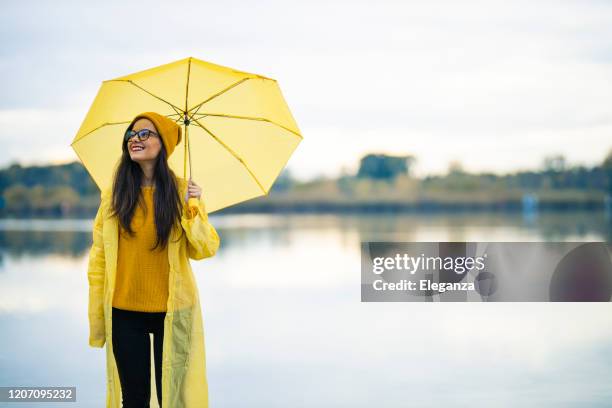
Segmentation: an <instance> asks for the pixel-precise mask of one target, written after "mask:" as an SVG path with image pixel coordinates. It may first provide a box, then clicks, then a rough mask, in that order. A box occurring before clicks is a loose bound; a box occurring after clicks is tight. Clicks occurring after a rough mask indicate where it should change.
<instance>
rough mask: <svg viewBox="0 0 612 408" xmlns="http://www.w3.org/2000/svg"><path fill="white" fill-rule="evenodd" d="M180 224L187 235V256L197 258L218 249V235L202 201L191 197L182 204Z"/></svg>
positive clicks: (213, 253) (207, 256)
mask: <svg viewBox="0 0 612 408" xmlns="http://www.w3.org/2000/svg"><path fill="white" fill-rule="evenodd" d="M181 225H182V226H183V229H184V230H185V234H186V235H187V253H188V255H189V258H191V259H195V260H199V259H204V258H209V257H211V256H214V255H215V253H216V252H217V249H219V243H220V239H219V235H218V234H217V231H216V230H215V227H213V226H212V224H211V223H210V222H209V221H208V214H207V212H206V207H205V204H204V201H203V200H202V199H201V198H200V199H198V198H195V197H191V198H189V200H188V203H187V204H183V214H182V216H181Z"/></svg>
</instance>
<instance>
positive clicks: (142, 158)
mask: <svg viewBox="0 0 612 408" xmlns="http://www.w3.org/2000/svg"><path fill="white" fill-rule="evenodd" d="M142 129H149V130H152V131H153V132H155V133H157V129H156V128H155V125H154V124H153V122H151V121H150V120H149V119H147V118H140V119H138V120H137V121H136V123H134V126H133V127H132V130H133V131H134V132H138V131H139V130H142ZM127 148H128V152H129V153H130V158H131V159H132V160H133V161H135V162H147V161H155V159H156V158H157V155H158V154H159V152H160V150H161V148H162V140H161V138H160V137H159V136H158V135H154V134H150V135H149V138H148V139H147V140H145V141H142V142H141V141H140V140H139V139H138V137H137V136H133V137H132V138H131V139H130V140H128V145H127Z"/></svg>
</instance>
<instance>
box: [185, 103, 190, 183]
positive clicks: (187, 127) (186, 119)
mask: <svg viewBox="0 0 612 408" xmlns="http://www.w3.org/2000/svg"><path fill="white" fill-rule="evenodd" d="M183 124H184V125H185V155H184V156H183V157H184V160H183V178H184V179H185V180H187V160H188V159H189V178H191V147H190V146H189V119H188V118H187V114H186V113H185V120H184V121H183Z"/></svg>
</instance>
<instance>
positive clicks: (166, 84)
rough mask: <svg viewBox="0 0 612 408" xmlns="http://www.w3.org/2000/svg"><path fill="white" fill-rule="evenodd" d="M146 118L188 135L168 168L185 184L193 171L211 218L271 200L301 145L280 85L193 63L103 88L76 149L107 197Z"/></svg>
mask: <svg viewBox="0 0 612 408" xmlns="http://www.w3.org/2000/svg"><path fill="white" fill-rule="evenodd" d="M148 111H153V112H157V113H159V114H161V115H164V116H166V117H168V118H170V119H172V120H174V121H176V122H177V123H178V124H179V125H181V126H182V127H183V138H182V140H181V142H180V143H179V144H178V145H177V146H176V148H175V150H174V153H173V154H172V155H171V156H170V157H169V159H168V164H169V166H170V168H171V169H172V170H174V171H175V173H176V174H177V175H179V176H180V175H182V176H183V177H184V178H187V164H189V170H190V171H189V176H190V177H191V178H192V179H193V180H194V181H195V182H196V183H197V184H198V185H200V186H201V187H202V197H203V198H204V199H205V201H206V210H207V211H208V212H213V211H216V210H219V209H221V208H224V207H228V206H230V205H233V204H237V203H240V202H242V201H245V200H249V199H252V198H255V197H258V196H262V195H266V194H268V192H269V190H270V188H271V187H272V185H273V183H274V180H276V178H277V177H278V175H279V173H280V172H281V170H282V169H283V167H284V166H285V165H286V164H287V161H288V160H289V158H290V156H291V154H292V153H293V151H294V150H295V149H296V148H297V146H298V144H299V143H300V142H301V140H302V135H301V133H300V130H299V129H298V126H297V124H296V122H295V120H294V119H293V116H292V114H291V112H290V110H289V107H288V106H287V103H286V102H285V99H284V97H283V95H282V93H281V90H280V88H279V86H278V83H277V81H276V80H274V79H271V78H267V77H264V76H262V75H257V74H252V73H248V72H242V71H238V70H235V69H232V68H228V67H224V66H221V65H217V64H213V63H210V62H206V61H202V60H199V59H196V58H193V57H189V58H185V59H182V60H178V61H175V62H171V63H169V64H165V65H161V66H158V67H155V68H152V69H148V70H145V71H140V72H136V73H134V74H130V75H127V76H123V77H119V78H115V79H110V80H107V81H104V82H103V83H102V85H101V87H100V89H99V91H98V94H97V96H96V98H95V100H94V102H93V104H92V105H91V107H90V109H89V112H88V113H87V116H86V117H85V119H84V121H83V123H82V125H81V127H80V128H79V130H78V132H77V134H76V136H75V138H74V140H73V142H72V143H71V146H72V148H73V149H74V151H75V152H76V154H77V155H78V157H79V159H80V160H81V162H82V163H83V165H84V166H85V168H86V169H87V171H88V172H89V174H90V175H91V177H92V178H93V180H94V181H95V183H96V184H97V185H98V187H99V188H100V189H101V190H104V189H105V188H107V187H110V186H111V184H112V177H113V175H114V171H115V168H116V166H117V164H118V162H119V158H120V157H121V154H122V150H121V146H122V142H123V137H124V133H125V130H126V128H127V126H128V125H129V124H130V122H131V121H132V119H133V118H134V117H135V116H136V115H137V114H139V113H141V112H148Z"/></svg>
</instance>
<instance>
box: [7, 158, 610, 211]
mask: <svg viewBox="0 0 612 408" xmlns="http://www.w3.org/2000/svg"><path fill="white" fill-rule="evenodd" d="M415 162H416V158H415V157H414V156H412V155H403V156H391V155H386V154H367V155H365V156H363V157H362V158H361V159H360V161H359V167H358V169H357V171H356V172H355V173H354V174H350V173H347V172H345V171H344V172H343V174H342V175H341V176H340V177H338V178H336V179H325V178H319V179H316V180H312V181H307V182H298V181H297V180H296V179H295V178H294V177H293V176H292V174H291V172H290V171H289V169H288V168H285V169H283V171H282V172H281V173H280V174H279V176H278V177H277V179H276V181H275V183H274V185H273V186H272V188H271V190H270V194H269V195H270V196H284V197H288V196H291V195H293V196H292V197H293V199H294V200H295V201H296V202H298V201H299V200H301V199H302V198H304V197H308V194H309V193H308V192H309V191H310V192H312V191H314V190H318V192H319V193H317V194H318V196H317V195H316V194H315V195H313V194H310V197H311V198H312V197H316V199H320V200H321V201H322V202H323V201H325V200H329V201H333V200H335V199H337V198H338V195H342V194H345V193H346V194H349V195H351V194H354V193H355V191H362V192H363V194H362V195H366V196H368V198H371V199H380V198H384V197H386V196H387V195H390V194H389V193H390V192H393V191H394V189H396V186H395V185H394V184H393V182H394V181H395V180H397V179H403V180H406V179H408V180H413V182H412V183H416V185H418V186H419V188H420V189H423V190H428V191H438V192H446V193H447V194H446V196H445V197H451V196H450V194H451V193H453V192H458V193H467V192H473V191H489V192H491V191H504V190H510V189H515V190H523V191H525V192H539V191H544V190H547V191H549V190H573V191H576V190H584V191H591V192H592V191H599V192H604V193H607V194H609V195H611V196H612V151H610V153H609V154H608V155H607V156H606V158H605V160H604V161H603V162H602V163H601V164H599V165H595V166H592V167H586V166H568V165H567V163H566V161H565V159H564V158H563V156H551V157H547V158H545V159H544V162H543V166H542V169H541V170H537V171H519V172H514V173H510V174H503V175H496V174H493V173H468V172H466V171H464V170H463V168H462V166H461V164H460V163H457V162H453V163H450V165H449V170H448V173H447V174H445V175H439V176H427V177H424V178H422V179H417V178H414V177H413V176H412V171H411V170H412V167H413V164H414V163H415ZM381 182H382V183H383V184H386V185H387V187H386V188H387V190H385V189H384V188H383V189H378V190H375V191H377V194H372V192H371V191H373V190H371V189H370V188H369V187H367V184H368V183H381ZM330 183H331V184H330ZM364 183H366V185H364ZM408 184H409V185H410V183H408ZM333 186H335V187H333ZM261 199H263V200H265V199H266V198H265V197H262V198H261ZM400 199H401V196H400ZM99 200H100V192H99V190H98V187H97V186H96V185H95V183H94V182H93V180H92V179H91V177H90V176H89V173H88V172H87V170H86V169H85V168H84V167H83V166H82V164H81V163H80V162H73V163H68V164H61V165H47V166H44V165H43V166H22V165H20V164H12V165H10V166H8V167H7V168H4V169H0V216H18V217H27V216H42V217H45V216H48V217H58V216H60V217H61V216H73V217H74V216H76V217H79V216H82V217H91V216H92V215H93V214H95V211H96V210H97V208H98V206H99ZM251 204H252V203H251ZM241 205H242V204H241ZM244 205H245V206H248V205H250V204H249V202H246V203H244Z"/></svg>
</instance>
